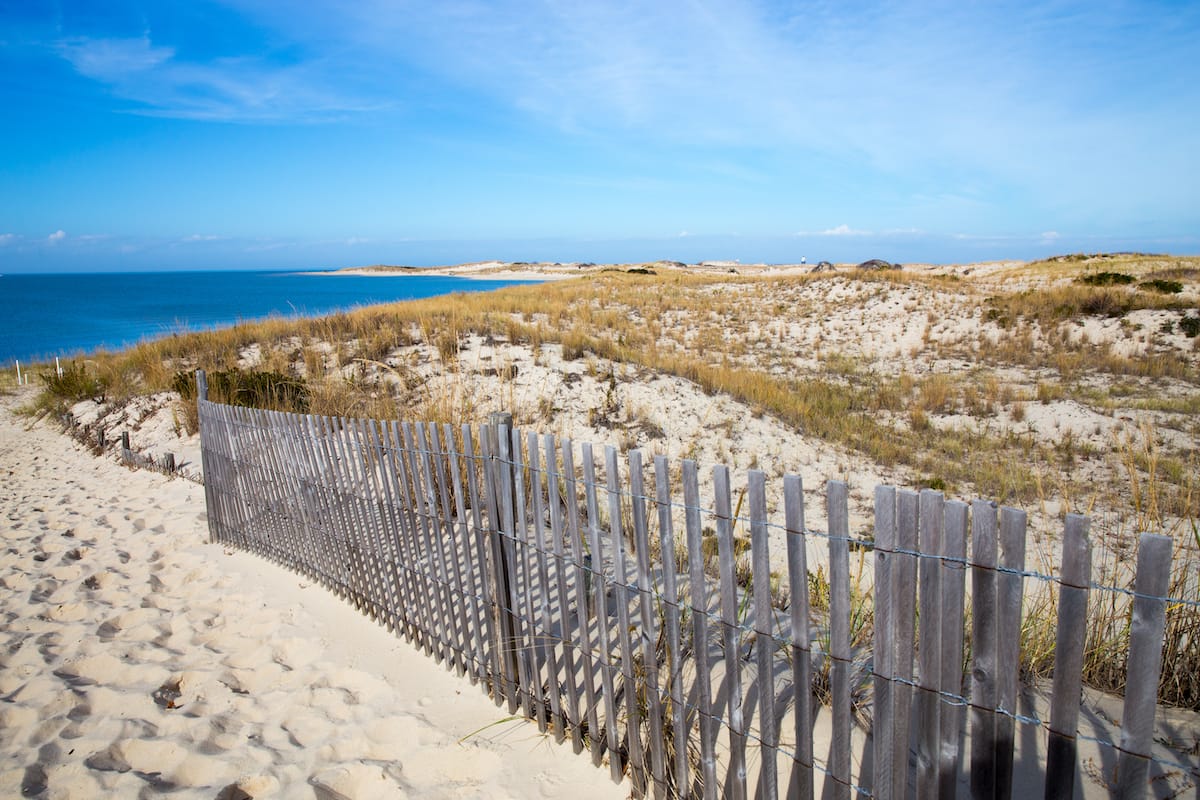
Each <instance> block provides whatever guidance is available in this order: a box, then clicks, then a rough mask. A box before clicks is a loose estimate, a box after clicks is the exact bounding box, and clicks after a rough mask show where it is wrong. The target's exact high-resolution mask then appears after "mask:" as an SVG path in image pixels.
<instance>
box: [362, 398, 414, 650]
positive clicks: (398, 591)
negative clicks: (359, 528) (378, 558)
mask: <svg viewBox="0 0 1200 800" xmlns="http://www.w3.org/2000/svg"><path fill="white" fill-rule="evenodd" d="M370 433H371V441H372V442H373V443H374V445H375V448H376V451H377V452H378V453H379V468H380V474H379V483H380V489H381V499H382V501H383V503H384V509H385V513H386V514H387V517H388V520H389V526H388V534H387V553H388V556H387V557H388V565H389V567H390V568H391V580H392V591H393V593H394V594H393V596H394V597H395V600H396V608H395V609H394V614H395V618H396V620H397V623H398V625H399V626H400V628H401V629H402V630H403V631H404V634H405V636H406V637H407V638H408V640H409V641H410V642H412V643H413V644H414V645H415V646H419V640H418V635H417V633H416V630H417V628H416V624H415V622H414V620H413V619H412V617H411V613H412V609H413V608H414V607H415V605H416V603H415V601H414V600H413V598H412V596H411V590H412V587H411V585H410V583H409V582H408V575H407V570H406V569H405V564H404V561H403V556H402V555H401V549H400V543H401V538H402V537H403V536H404V530H403V525H402V524H401V522H400V514H399V512H398V508H397V507H398V505H399V500H398V498H397V497H396V495H395V493H394V486H395V476H394V474H393V467H394V463H395V459H394V456H393V454H392V453H391V452H390V451H389V448H388V446H387V426H386V425H381V424H379V423H376V422H374V421H372V422H371V425H370Z"/></svg>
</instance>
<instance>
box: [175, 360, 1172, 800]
mask: <svg viewBox="0 0 1200 800" xmlns="http://www.w3.org/2000/svg"><path fill="white" fill-rule="evenodd" d="M198 380H199V384H200V392H199V394H200V398H201V399H200V401H199V414H200V427H201V439H202V447H203V467H204V475H205V494H206V499H207V503H208V520H209V527H210V530H211V533H212V537H213V539H214V540H215V541H217V542H221V543H224V544H228V545H232V546H236V547H239V548H244V549H246V550H250V551H253V552H255V553H259V554H261V555H263V556H265V557H267V558H270V559H272V560H275V561H277V562H279V563H280V564H283V565H285V566H287V567H289V568H291V569H293V570H295V571H297V572H300V573H303V574H305V575H308V576H310V577H312V578H314V579H316V580H318V581H320V582H321V583H323V584H324V585H325V586H326V587H328V588H329V589H330V590H332V591H334V592H336V593H337V594H338V595H340V596H341V597H343V598H345V599H347V600H348V601H349V602H352V603H353V604H354V605H355V606H357V607H358V608H359V609H361V610H362V611H363V612H364V613H366V614H369V615H370V616H372V617H373V618H375V619H376V620H378V621H380V622H381V623H382V624H385V625H386V626H388V627H389V628H390V629H391V630H394V631H396V632H397V633H398V634H400V635H403V636H404V637H405V638H407V639H408V640H409V641H411V642H413V643H414V644H415V645H417V646H419V647H421V648H423V649H424V650H425V652H426V653H428V654H430V655H432V656H433V657H434V658H436V659H437V660H438V661H439V662H444V663H445V664H446V665H447V667H448V668H452V669H454V670H457V671H458V673H459V674H461V675H465V676H467V677H469V678H470V680H471V681H472V682H473V683H477V684H480V685H481V686H482V687H483V688H484V690H485V691H487V692H488V693H490V695H491V696H492V697H493V698H494V699H495V701H496V703H497V704H498V705H503V704H507V706H508V708H509V710H510V713H516V712H517V711H518V710H519V711H520V713H522V714H524V715H525V716H526V717H528V718H530V719H533V720H536V721H537V723H538V725H539V726H540V727H541V729H542V730H543V731H551V732H552V733H553V735H554V736H555V737H556V738H557V739H558V740H559V741H560V742H561V741H564V740H566V739H568V738H569V739H570V741H571V744H572V745H573V747H574V749H575V750H576V752H582V751H583V750H585V749H586V750H590V753H591V757H592V759H593V760H594V762H595V763H596V764H598V765H599V764H602V763H603V761H604V760H605V759H607V762H608V765H609V769H610V770H611V775H612V777H613V779H614V780H621V779H622V778H623V776H625V775H626V774H628V775H629V777H630V778H631V781H632V784H633V787H634V790H635V792H636V793H637V794H639V795H646V794H648V793H653V794H654V795H655V796H679V797H691V796H702V797H705V798H713V797H718V796H722V797H724V796H728V797H732V798H744V797H747V796H750V795H755V796H758V797H761V798H768V799H769V798H775V797H778V796H779V794H780V793H781V792H782V793H784V795H785V796H786V797H796V798H811V797H813V796H814V793H816V792H818V791H820V793H821V794H822V796H826V797H834V798H848V797H849V796H850V795H851V794H852V793H854V794H861V795H865V796H874V797H880V798H893V797H894V798H905V797H909V796H914V795H915V796H916V797H920V798H936V797H955V796H956V795H957V794H958V793H959V790H960V787H961V786H965V785H966V784H967V783H968V782H969V791H970V794H971V796H973V797H1008V796H1010V794H1011V791H1012V787H1013V752H1014V738H1015V735H1014V734H1015V727H1016V726H1017V725H1019V724H1028V723H1029V720H1028V719H1026V718H1023V717H1022V716H1021V715H1019V714H1018V713H1017V712H1016V709H1017V692H1018V655H1019V654H1018V650H1017V647H1018V642H1019V639H1020V635H1019V634H1020V629H1021V612H1022V597H1023V593H1024V583H1025V581H1026V579H1027V578H1029V577H1030V576H1032V575H1034V573H1030V572H1027V571H1026V567H1025V562H1024V559H1025V535H1026V532H1025V514H1024V512H1021V511H1019V510H1016V509H1011V508H997V506H996V505H995V504H994V503H990V502H987V501H976V502H974V503H972V504H970V506H968V505H967V504H964V503H961V502H956V501H945V500H943V498H942V496H941V495H940V494H939V493H937V492H933V491H923V492H920V493H919V494H918V493H916V492H909V491H898V490H896V489H894V488H891V487H880V488H878V489H877V490H876V494H875V514H876V519H875V527H874V542H873V545H872V546H871V552H870V553H869V554H862V553H857V551H856V555H858V557H865V556H866V555H869V559H870V560H869V561H868V562H867V563H873V574H872V575H871V583H872V584H873V589H872V590H871V591H870V592H869V594H868V595H867V600H866V603H867V605H868V606H869V607H865V608H864V606H863V600H862V595H855V594H853V592H852V580H851V573H850V563H851V557H852V547H854V548H857V547H858V544H859V543H858V542H857V541H856V540H855V539H852V537H851V535H850V530H849V523H848V513H847V487H846V484H844V483H841V482H838V481H831V482H830V483H829V484H828V485H827V488H826V494H827V509H828V512H827V513H828V521H827V522H828V526H827V529H826V531H825V532H820V531H817V530H814V529H811V528H810V527H809V526H808V524H807V521H806V519H805V514H804V500H803V494H802V485H801V480H800V478H799V477H796V476H787V477H785V478H784V480H783V500H784V521H783V524H782V525H778V524H776V523H771V522H770V521H769V519H768V515H767V500H766V479H765V476H764V474H763V473H762V472H759V471H755V470H751V471H750V472H749V473H748V478H747V486H746V490H745V495H744V497H745V500H746V502H747V508H748V512H747V513H746V514H744V515H743V514H741V513H738V512H737V511H735V509H734V508H733V504H732V502H731V498H732V496H733V494H732V491H731V486H730V473H729V470H728V469H727V468H726V467H721V466H718V467H715V468H714V470H713V476H712V478H713V482H712V486H713V494H714V497H713V503H712V505H711V508H706V507H705V506H704V505H702V501H701V496H700V480H699V475H698V468H697V466H696V464H695V463H694V462H692V461H688V460H685V461H683V462H682V463H681V464H680V465H678V467H677V468H676V472H675V476H676V477H675V481H674V482H677V483H679V484H681V486H675V485H673V481H672V473H671V464H670V463H669V461H668V459H666V458H665V457H662V456H656V457H655V458H654V459H653V463H652V465H651V466H650V467H649V469H646V468H645V465H643V463H642V460H641V455H640V453H639V452H638V451H636V450H635V451H630V452H628V453H627V454H625V455H624V456H623V457H622V456H621V455H620V454H618V452H617V451H616V450H615V449H613V448H611V447H609V448H605V450H604V452H603V459H602V462H603V476H604V478H603V481H601V480H600V479H599V478H598V477H597V464H596V455H597V454H596V453H595V452H594V451H593V449H592V447H591V446H590V445H588V444H583V445H582V446H581V447H579V448H576V446H575V445H574V444H573V443H572V442H571V441H570V440H567V439H557V438H555V437H553V436H550V435H545V436H540V437H539V436H537V435H535V434H533V433H522V432H520V431H517V430H513V429H512V428H511V427H510V425H509V424H508V420H505V419H502V418H496V417H494V418H493V422H492V424H488V425H483V426H479V427H477V428H475V427H472V426H469V425H462V426H459V427H457V428H456V427H452V426H450V425H434V424H421V423H411V424H410V423H403V424H402V423H398V422H378V421H371V420H352V419H339V418H329V417H318V416H308V415H294V414H284V413H278V412H269V411H261V410H252V409H247V408H239V407H231V406H225V405H219V404H216V403H212V402H209V401H208V400H207V399H205V398H206V392H205V388H204V380H203V375H202V374H200V375H199V376H198ZM577 454H578V455H579V456H580V458H579V460H578V461H577V460H576V455H577ZM647 472H648V473H649V475H650V477H651V479H652V483H653V486H652V488H649V487H647V485H646V483H647V481H646V477H647V476H646V473H647ZM680 489H682V491H681V492H680ZM739 506H740V503H739ZM739 526H741V527H746V526H748V530H749V547H748V552H746V551H745V544H744V543H745V537H744V536H739V535H737V529H738V528H739ZM1087 533H1088V519H1087V518H1086V517H1082V516H1075V515H1068V516H1067V518H1066V522H1065V530H1064V536H1063V541H1062V568H1061V573H1060V576H1059V577H1057V578H1055V579H1054V582H1053V583H1052V584H1051V586H1052V587H1053V588H1054V589H1055V590H1056V591H1057V596H1058V600H1057V602H1058V633H1057V653H1056V668H1055V672H1054V680H1053V691H1052V694H1051V697H1052V701H1051V703H1052V705H1051V711H1050V715H1049V716H1050V718H1049V721H1048V725H1046V726H1042V728H1048V733H1047V732H1046V730H1044V729H1043V730H1042V734H1043V736H1046V737H1048V741H1047V746H1046V753H1045V762H1044V764H1042V765H1041V770H1042V772H1043V773H1044V786H1045V796H1046V797H1054V798H1058V797H1063V798H1070V797H1072V796H1073V794H1074V793H1075V792H1076V787H1075V783H1076V780H1077V779H1076V772H1077V765H1076V761H1077V759H1076V745H1077V719H1078V715H1079V710H1080V689H1081V685H1080V674H1081V669H1082V657H1083V652H1084V639H1083V637H1084V631H1085V628H1086V625H1085V614H1086V611H1087V600H1088V594H1089V587H1090V580H1089V578H1090V544H1089V541H1088V537H1087ZM714 534H715V535H714ZM772 539H774V542H773V544H774V547H775V548H776V549H777V550H778V549H779V546H780V540H782V543H783V549H782V551H781V552H780V554H779V555H780V558H779V560H778V562H773V561H772V558H771V547H772V541H771V540H772ZM968 539H969V540H970V551H971V553H970V557H969V558H968V554H967V545H968ZM714 540H715V552H714V546H713V542H714ZM810 545H815V546H817V547H820V548H821V549H822V550H823V551H825V552H827V553H828V560H827V565H828V580H827V583H824V584H823V587H824V588H821V581H820V580H814V577H813V575H814V573H810V571H809V567H808V558H809V556H808V553H809V550H810ZM825 548H827V551H826V550H825ZM1170 555H1171V547H1170V541H1169V540H1168V539H1167V538H1166V537H1162V536H1154V535H1149V534H1147V535H1144V536H1143V537H1142V540H1141V547H1140V552H1139V558H1138V577H1137V581H1138V583H1137V592H1138V594H1137V597H1136V598H1135V600H1134V601H1133V602H1134V606H1135V607H1134V614H1133V624H1134V631H1133V641H1132V648H1131V650H1132V652H1131V655H1130V664H1129V670H1130V672H1129V680H1128V684H1129V690H1128V692H1127V695H1126V699H1125V714H1124V717H1123V723H1124V726H1123V728H1122V732H1121V738H1120V742H1119V745H1118V749H1119V765H1118V770H1117V774H1118V776H1119V784H1120V792H1121V794H1122V795H1123V796H1142V795H1143V794H1144V792H1145V791H1146V783H1147V774H1148V768H1149V765H1150V762H1151V756H1150V754H1151V751H1150V746H1151V736H1152V728H1153V720H1154V709H1155V687H1156V686H1157V683H1158V681H1157V678H1158V671H1159V666H1160V664H1159V661H1160V653H1161V645H1162V635H1163V624H1164V622H1163V621H1164V613H1165V604H1164V599H1163V595H1164V594H1165V590H1166V577H1167V575H1168V573H1169V562H1170ZM772 563H785V564H786V569H785V570H782V571H781V572H779V573H777V575H776V576H775V578H774V579H775V580H776V582H777V584H778V583H782V588H783V589H784V590H786V591H783V592H781V591H780V586H778V585H777V586H775V587H772V573H771V566H772ZM816 574H818V575H823V574H824V571H823V569H822V570H818V571H817V573H816ZM968 576H970V587H969V590H968V586H967V578H968ZM1039 577H1045V576H1039ZM814 587H816V588H814ZM822 591H823V592H825V595H824V596H825V597H826V598H827V599H821V600H820V602H818V603H815V604H812V603H810V597H818V598H819V599H820V595H821V592H822ZM784 595H786V596H789V597H790V602H787V603H781V602H778V600H776V602H773V598H776V599H778V598H781V597H782V596H784ZM968 595H969V597H970V600H971V609H972V611H971V614H970V616H969V625H970V648H969V650H970V663H969V664H968V665H967V669H965V670H964V637H965V635H966V626H967V624H968V621H967V620H968V617H967V615H965V614H964V606H965V604H966V602H965V598H966V597H967V596H968ZM781 606H782V607H781ZM864 614H873V628H874V633H873V636H872V638H871V639H870V640H869V641H867V642H866V643H865V644H864V642H863V641H860V638H861V637H860V636H859V633H860V631H861V627H862V623H863V617H864ZM814 690H819V693H820V696H821V697H823V698H824V700H825V702H826V705H822V704H820V703H818V702H817V701H816V700H815V697H816V695H814ZM822 715H827V716H828V717H829V718H830V719H829V720H828V721H826V720H817V719H816V718H817V717H820V716H822ZM1034 722H1035V723H1036V722H1037V721H1036V720H1035V721H1034ZM821 726H823V728H822V729H823V730H827V731H828V732H829V733H828V742H827V745H828V750H827V754H826V753H823V752H817V753H815V752H814V731H815V730H816V729H817V728H818V727H821ZM968 728H969V730H968ZM1040 729H1041V728H1040ZM822 750H824V745H822ZM856 752H857V754H858V756H857V758H856V757H855V753H856ZM822 755H827V757H824V758H821V757H819V756H822ZM856 764H857V766H856ZM822 790H823V791H822Z"/></svg>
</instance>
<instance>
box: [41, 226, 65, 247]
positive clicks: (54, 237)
mask: <svg viewBox="0 0 1200 800" xmlns="http://www.w3.org/2000/svg"><path fill="white" fill-rule="evenodd" d="M66 238H67V232H66V231H64V230H62V229H59V230H57V231H55V232H54V233H52V234H50V235H49V236H47V237H46V241H48V242H49V243H50V244H57V243H58V242H61V241H63V240H64V239H66Z"/></svg>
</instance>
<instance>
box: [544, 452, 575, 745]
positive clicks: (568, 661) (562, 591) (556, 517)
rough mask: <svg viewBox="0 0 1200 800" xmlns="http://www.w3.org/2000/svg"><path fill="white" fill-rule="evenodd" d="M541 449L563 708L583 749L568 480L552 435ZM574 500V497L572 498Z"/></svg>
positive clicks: (572, 731)
mask: <svg viewBox="0 0 1200 800" xmlns="http://www.w3.org/2000/svg"><path fill="white" fill-rule="evenodd" d="M542 448H543V451H544V455H545V461H546V486H547V489H548V492H547V500H548V502H549V505H550V541H551V546H552V547H553V552H554V561H553V564H554V577H555V588H556V589H557V592H558V594H557V595H556V597H555V608H556V609H557V614H558V622H559V625H560V634H559V641H560V642H561V644H562V650H563V682H564V683H565V684H566V689H567V705H566V707H565V708H564V709H563V719H564V724H566V726H567V727H568V729H569V730H570V732H571V747H572V749H573V750H574V751H575V752H576V753H581V752H583V735H582V731H583V716H582V715H581V714H580V712H579V686H578V684H577V682H576V677H575V669H576V664H575V649H576V646H577V645H576V642H575V641H574V636H575V635H576V632H577V631H578V630H579V622H578V615H577V613H576V611H577V609H578V608H579V606H578V604H577V603H576V604H572V602H571V595H570V590H569V589H568V583H569V581H570V576H571V570H572V569H573V565H572V564H571V563H569V562H568V561H567V558H566V555H565V554H566V550H565V549H564V547H563V526H564V520H563V494H564V493H565V491H566V481H565V479H564V477H563V475H562V473H561V472H559V471H558V469H557V468H556V466H557V464H558V448H557V445H556V443H555V441H554V436H553V435H552V434H549V433H547V434H545V435H544V436H543V437H542ZM570 502H572V503H574V498H571V501H570Z"/></svg>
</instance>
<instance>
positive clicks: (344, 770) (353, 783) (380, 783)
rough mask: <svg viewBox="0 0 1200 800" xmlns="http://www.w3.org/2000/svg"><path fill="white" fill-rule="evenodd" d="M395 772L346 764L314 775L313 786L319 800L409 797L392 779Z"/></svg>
mask: <svg viewBox="0 0 1200 800" xmlns="http://www.w3.org/2000/svg"><path fill="white" fill-rule="evenodd" d="M393 771H394V770H393V769H392V768H391V767H390V766H389V767H388V768H386V769H385V768H383V767H379V766H376V765H372V764H342V765H339V766H336V767H330V768H328V769H324V770H321V771H320V772H317V773H315V774H313V775H312V776H311V777H310V778H309V779H308V782H309V784H310V785H311V786H312V787H313V792H314V793H315V794H316V796H317V798H318V800H346V798H351V797H353V798H355V800H385V798H404V797H407V796H408V795H406V794H405V793H404V791H403V790H402V788H401V785H400V784H399V783H397V781H396V780H395V779H394V778H393V777H392V775H390V774H389V773H390V772H393Z"/></svg>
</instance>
